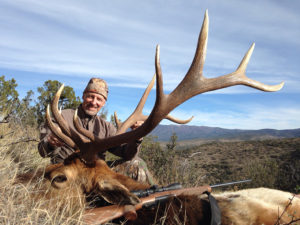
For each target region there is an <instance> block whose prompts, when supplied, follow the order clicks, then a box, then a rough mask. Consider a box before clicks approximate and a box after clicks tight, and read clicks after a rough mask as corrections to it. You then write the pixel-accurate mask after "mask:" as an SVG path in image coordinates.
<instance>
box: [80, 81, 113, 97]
mask: <svg viewBox="0 0 300 225" xmlns="http://www.w3.org/2000/svg"><path fill="white" fill-rule="evenodd" d="M88 92H93V93H97V94H100V95H102V96H103V97H104V98H105V100H107V94H108V86H107V83H106V82H105V80H102V79H100V78H91V79H90V81H89V83H88V85H87V86H86V88H85V89H84V92H83V93H88Z"/></svg>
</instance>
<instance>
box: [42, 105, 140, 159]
mask: <svg viewBox="0 0 300 225" xmlns="http://www.w3.org/2000/svg"><path fill="white" fill-rule="evenodd" d="M74 113H75V110H74V109H65V110H62V116H63V117H64V119H65V120H66V122H67V123H68V124H69V126H70V127H71V128H73V129H74V130H75V128H74V124H73V116H74ZM78 117H79V118H80V122H81V125H82V127H83V128H85V129H87V130H89V131H91V132H92V133H94V134H95V135H97V136H98V137H100V138H106V137H110V136H113V135H115V133H116V128H115V127H114V125H113V124H111V123H109V122H107V121H105V120H104V119H102V118H101V117H100V116H89V115H87V114H85V112H84V111H83V109H82V107H81V105H80V106H79V107H78ZM51 133H52V132H51V130H50V129H49V128H48V126H47V125H44V126H42V127H41V129H40V142H39V144H38V150H39V153H40V155H41V156H42V157H50V158H51V162H52V163H59V162H63V160H64V159H65V158H67V157H68V156H69V155H71V154H72V153H73V152H74V151H75V150H74V149H72V148H71V147H69V146H68V145H66V144H65V145H64V146H62V147H53V146H51V145H50V144H49V143H48V136H49V135H50V134H51ZM140 143H141V141H135V142H132V143H128V144H123V145H121V146H118V147H114V148H111V149H108V151H109V152H111V153H113V154H114V155H117V156H119V157H121V158H123V159H124V160H131V159H132V158H133V157H134V156H135V155H136V153H137V152H138V150H139V146H140ZM98 157H99V158H101V159H105V152H104V153H100V154H98Z"/></svg>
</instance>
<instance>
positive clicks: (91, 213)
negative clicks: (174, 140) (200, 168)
mask: <svg viewBox="0 0 300 225" xmlns="http://www.w3.org/2000/svg"><path fill="white" fill-rule="evenodd" d="M250 181H251V180H243V181H236V182H229V183H223V184H215V185H211V186H209V185H204V186H200V187H192V188H181V185H179V184H177V183H176V184H173V185H169V186H167V187H162V188H161V189H159V190H158V192H157V191H156V192H154V193H151V192H152V191H150V192H149V189H148V190H145V191H142V196H144V195H145V193H146V192H149V194H148V196H147V197H142V198H140V200H141V201H140V202H139V203H138V204H136V205H110V206H105V207H100V208H93V209H88V210H86V211H85V213H84V215H83V220H84V222H85V223H87V224H103V223H106V222H108V221H111V220H114V219H117V218H119V217H122V216H124V217H125V218H126V219H128V220H135V219H136V218H137V213H136V211H138V210H140V209H142V208H147V207H153V206H155V205H157V204H158V203H161V202H163V201H166V200H168V199H170V198H172V197H176V196H179V195H185V196H189V195H201V194H203V193H208V194H209V193H211V188H216V187H223V186H228V185H233V184H240V183H245V182H250ZM177 188H179V189H177ZM165 189H168V190H166V191H160V190H165ZM146 195H147V194H146Z"/></svg>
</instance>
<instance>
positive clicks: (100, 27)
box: [0, 0, 300, 129]
mask: <svg viewBox="0 0 300 225" xmlns="http://www.w3.org/2000/svg"><path fill="white" fill-rule="evenodd" d="M206 9H208V14H209V19H210V25H209V36H208V46H207V57H206V63H205V66H204V74H205V76H206V77H216V76H220V75H224V74H227V73H231V72H233V71H234V70H235V69H236V67H237V66H238V65H239V63H240V61H241V59H242V58H243V55H244V54H245V52H246V51H247V50H248V48H249V47H250V46H251V44H252V43H253V42H255V44H256V46H255V49H254V52H253V55H252V58H251V60H250V63H249V65H248V69H247V75H248V77H249V78H252V79H255V80H258V81H260V82H263V83H266V84H278V83H280V82H282V81H284V82H285V86H284V87H283V89H282V90H280V91H279V92H276V93H265V92H261V91H257V90H254V89H251V88H249V87H244V86H236V87H230V88H226V89H222V90H218V91H215V92H211V93H205V94H201V95H199V96H196V97H194V98H192V99H191V100H188V101H187V102H185V103H184V104H183V105H181V106H179V107H178V108H176V109H175V110H174V111H173V112H172V113H171V114H172V115H174V116H176V117H180V118H189V117H190V116H192V115H194V116H195V118H194V120H193V121H192V122H191V123H190V124H191V125H205V126H215V127H223V128H240V129H262V128H274V129H293V128H299V127H300V100H299V99H300V98H299V97H300V88H299V87H300V74H299V63H300V60H299V59H300V57H299V56H300V39H299V37H300V14H299V10H300V1H296V0H294V1H292V0H289V1H274V0H269V1H267V0H253V1H247V0H226V1H224V0H210V1H208V0H207V1H205V0H202V1H199V0H198V1H197V0H186V1H179V0H147V1H140V0H139V1H138V0H129V1H128V0H126V1H125V0H101V1H100V0H88V1H83V0H82V1H78V0H72V1H71V0H60V1H57V0H51V1H41V0H26V1H23V0H14V1H11V0H0V32H1V35H0V75H5V77H6V79H11V78H15V79H16V81H17V83H18V88H17V90H18V92H19V93H20V95H21V97H22V96H24V95H25V94H26V92H27V91H29V90H33V91H34V92H35V95H36V96H37V95H38V93H37V87H40V86H42V85H43V83H44V82H45V81H46V80H49V79H51V80H58V81H60V82H62V83H64V84H65V85H68V86H71V87H73V88H74V90H75V92H76V95H78V96H81V93H82V91H83V89H84V88H85V86H86V84H87V82H88V80H89V79H90V78H91V77H101V78H104V79H105V80H107V82H108V84H109V99H108V102H107V105H106V108H107V109H108V111H109V114H112V113H113V111H117V112H118V114H119V117H120V118H121V119H122V120H124V119H125V118H126V117H127V116H129V114H130V113H131V112H132V111H133V110H134V108H135V105H136V104H137V102H138V101H139V98H140V96H141V95H142V93H143V91H144V88H145V87H146V85H147V83H148V82H149V81H150V79H151V77H152V75H153V74H154V71H155V67H154V56H155V46H156V44H160V58H161V65H162V71H163V76H164V85H165V91H166V92H169V91H171V90H172V89H174V88H175V87H176V85H177V84H178V83H179V82H180V81H181V79H182V78H183V77H184V75H185V73H186V71H187V69H188V68H189V66H190V63H191V62H192V59H193V54H194V51H195V47H196V42H197V38H198V35H199V31H200V28H201V24H202V20H203V16H204V13H205V10H206ZM154 95H155V94H154V91H153V92H152V93H151V96H150V97H149V99H148V101H147V104H146V106H145V110H144V112H145V113H146V114H147V113H149V112H150V111H151V108H152V106H153V103H154ZM162 123H163V124H169V123H170V122H168V121H166V120H164V121H163V122H162Z"/></svg>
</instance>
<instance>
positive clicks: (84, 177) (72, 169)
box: [20, 155, 300, 225]
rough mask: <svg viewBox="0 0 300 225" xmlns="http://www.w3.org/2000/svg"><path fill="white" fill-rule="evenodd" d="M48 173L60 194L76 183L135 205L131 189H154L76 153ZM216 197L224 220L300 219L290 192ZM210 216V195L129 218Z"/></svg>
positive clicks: (186, 220)
mask: <svg viewBox="0 0 300 225" xmlns="http://www.w3.org/2000/svg"><path fill="white" fill-rule="evenodd" d="M25 177H26V176H25ZM27 177H28V176H27ZM23 178H24V177H23ZM44 178H45V180H46V182H48V184H49V183H50V184H51V187H52V189H55V190H56V191H57V192H56V194H59V191H62V192H61V193H60V194H62V193H65V192H66V190H67V189H70V187H73V186H74V185H75V186H76V187H77V188H79V189H80V190H81V192H82V194H83V195H85V196H87V195H90V194H91V193H92V194H94V195H97V196H100V197H102V198H103V199H105V200H106V201H108V202H110V203H113V204H136V203H137V202H138V201H139V199H138V198H137V197H136V196H135V195H133V194H131V193H130V191H131V190H138V189H146V188H149V185H147V184H141V183H138V182H136V181H134V180H132V179H130V178H128V177H126V176H124V175H121V174H118V173H116V172H114V171H112V170H111V169H110V168H109V167H108V166H107V165H106V163H105V162H104V161H103V160H98V161H97V162H96V165H95V166H94V167H87V166H86V165H85V164H84V163H82V162H81V161H80V160H79V159H78V157H77V156H76V155H74V156H72V157H70V158H69V159H68V160H66V161H65V163H64V164H63V163H61V164H56V165H50V166H48V167H47V168H46V170H45V174H44ZM30 179H32V178H30ZM20 181H21V179H20ZM22 181H25V179H23V180H22ZM214 197H215V198H216V200H217V202H218V204H219V207H220V209H221V211H222V224H224V225H226V224H257V225H258V224H265V225H268V224H270V225H271V224H275V223H276V222H277V220H278V219H279V218H280V224H288V223H290V222H291V221H293V220H294V221H296V220H300V198H297V197H294V198H293V195H292V194H291V193H288V192H283V191H279V190H273V189H268V188H255V189H246V190H241V191H237V192H224V193H220V194H214ZM290 203H291V204H290ZM283 212H284V213H283ZM282 213H283V215H281V214H282ZM209 221H210V206H209V202H208V199H207V197H206V196H179V197H176V198H173V199H171V200H169V201H168V202H166V203H162V204H161V205H159V206H158V207H155V208H154V209H142V210H140V211H138V219H137V220H135V221H131V222H130V221H128V222H127V223H128V224H153V223H164V224H209Z"/></svg>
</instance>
